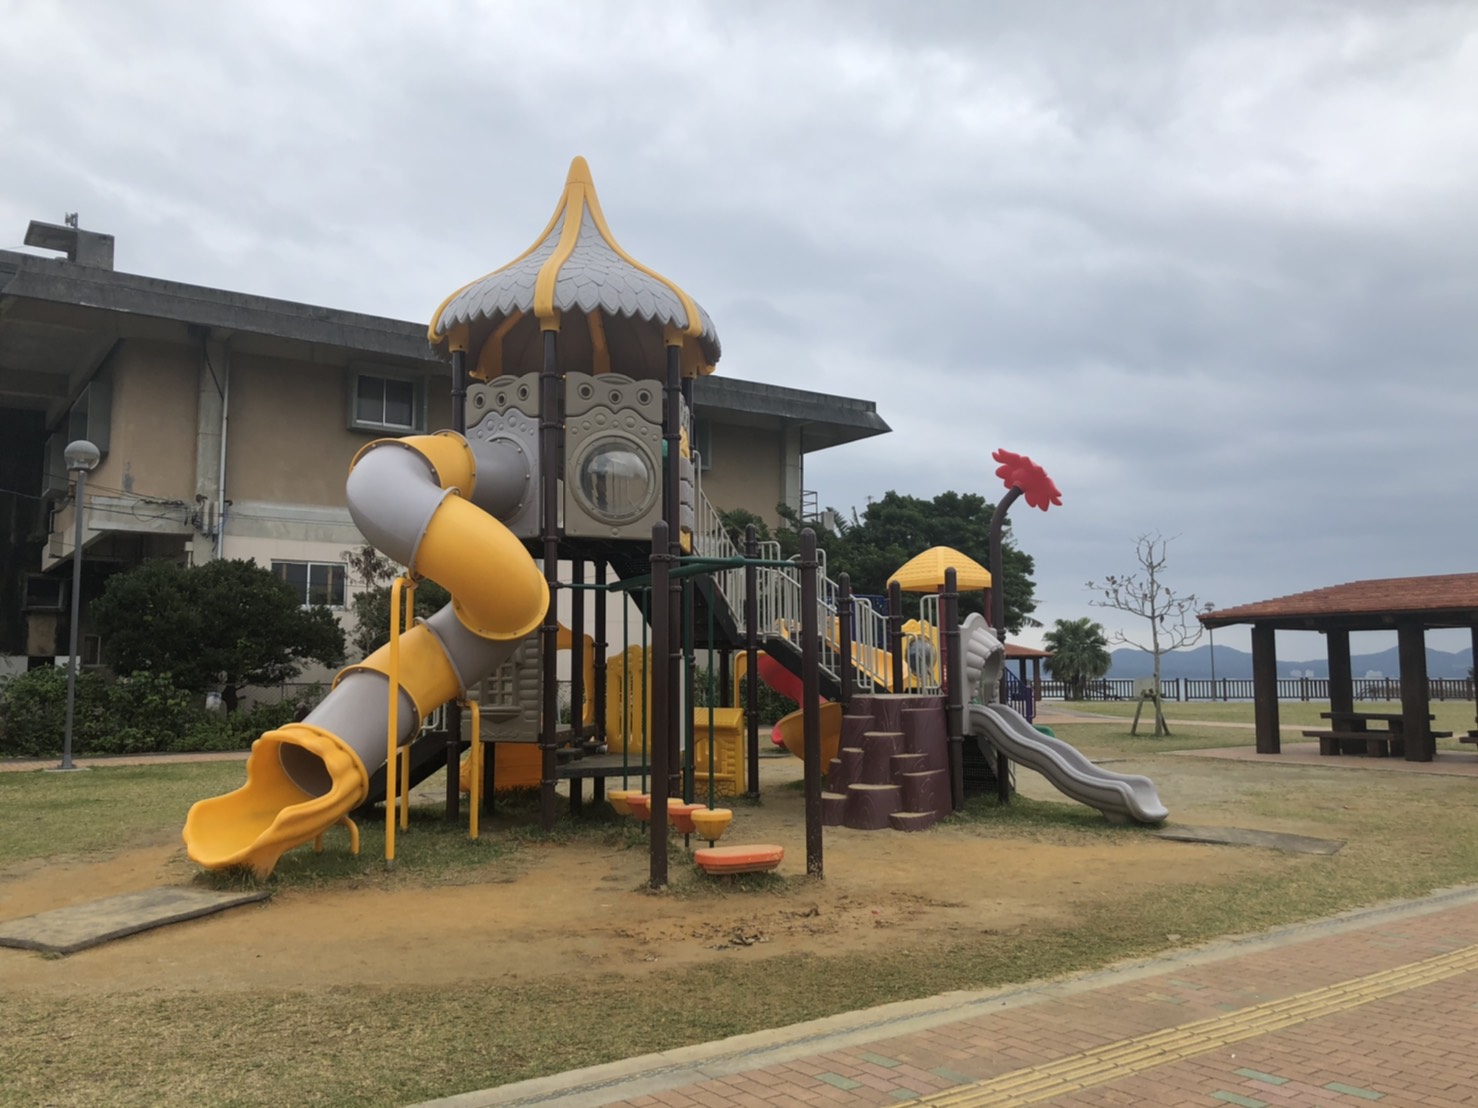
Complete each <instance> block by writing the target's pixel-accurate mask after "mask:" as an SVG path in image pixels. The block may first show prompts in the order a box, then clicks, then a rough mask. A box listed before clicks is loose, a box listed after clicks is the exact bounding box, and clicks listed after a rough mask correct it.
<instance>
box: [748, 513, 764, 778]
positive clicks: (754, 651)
mask: <svg viewBox="0 0 1478 1108" xmlns="http://www.w3.org/2000/svg"><path fill="white" fill-rule="evenodd" d="M744 556H745V557H746V558H747V559H749V561H748V563H747V564H746V565H745V567H744V658H745V661H746V663H747V664H746V666H745V670H744V731H745V735H744V744H745V756H746V757H747V758H748V760H749V789H748V793H749V796H750V798H751V799H753V800H758V799H759V795H760V667H759V659H760V649H759V647H760V629H759V621H760V587H759V576H760V571H759V567H758V566H757V565H755V564H754V559H756V558H758V557H759V556H760V544H759V533H758V532H757V531H756V530H755V527H754V524H752V523H751V524H749V525H748V526H747V527H745V528H744Z"/></svg>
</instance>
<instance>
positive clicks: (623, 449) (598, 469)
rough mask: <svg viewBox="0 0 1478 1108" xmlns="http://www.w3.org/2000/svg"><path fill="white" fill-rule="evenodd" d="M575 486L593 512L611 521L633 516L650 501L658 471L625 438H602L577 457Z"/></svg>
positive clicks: (624, 519) (582, 500)
mask: <svg viewBox="0 0 1478 1108" xmlns="http://www.w3.org/2000/svg"><path fill="white" fill-rule="evenodd" d="M579 467H580V468H579V473H578V474H577V480H576V490H577V494H578V495H579V497H580V500H581V502H582V503H583V504H584V505H585V508H586V510H587V511H589V512H590V513H591V514H592V515H595V516H596V517H598V518H600V519H604V520H609V521H610V522H612V523H621V522H624V521H626V520H630V519H635V518H637V517H638V516H640V515H641V514H642V513H643V512H645V511H646V510H647V509H648V508H650V507H651V505H652V498H653V497H654V496H655V495H656V490H657V479H656V478H657V475H656V473H655V472H654V471H653V469H652V466H651V463H650V462H648V460H647V456H646V455H645V454H644V453H643V452H642V451H640V450H638V449H637V448H636V447H635V446H634V445H633V444H632V443H630V442H628V441H626V440H625V439H616V438H610V439H602V440H600V441H599V442H597V443H595V444H594V445H593V446H592V447H591V448H590V449H589V450H586V451H585V453H584V455H583V456H582V457H581V459H580V463H579Z"/></svg>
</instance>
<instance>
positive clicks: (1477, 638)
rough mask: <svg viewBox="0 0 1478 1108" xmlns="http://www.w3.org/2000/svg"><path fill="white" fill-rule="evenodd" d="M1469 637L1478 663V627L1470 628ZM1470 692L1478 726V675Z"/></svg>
mask: <svg viewBox="0 0 1478 1108" xmlns="http://www.w3.org/2000/svg"><path fill="white" fill-rule="evenodd" d="M1468 635H1469V637H1470V638H1471V639H1472V640H1473V655H1472V657H1473V661H1474V662H1475V663H1478V627H1472V628H1470V629H1469V631H1468ZM1468 691H1469V692H1470V693H1472V694H1473V722H1474V724H1475V725H1478V673H1475V674H1474V675H1473V679H1472V680H1470V681H1469V682H1468ZM1468 733H1469V734H1470V735H1472V734H1478V730H1474V731H1469V732H1468Z"/></svg>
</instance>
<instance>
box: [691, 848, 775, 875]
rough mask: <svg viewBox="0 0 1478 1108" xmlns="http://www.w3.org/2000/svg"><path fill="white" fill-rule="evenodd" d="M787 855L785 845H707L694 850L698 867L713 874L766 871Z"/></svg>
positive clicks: (694, 859) (694, 858)
mask: <svg viewBox="0 0 1478 1108" xmlns="http://www.w3.org/2000/svg"><path fill="white" fill-rule="evenodd" d="M784 857H785V848H784V847H783V846H773V845H769V844H765V845H762V846H706V847H703V848H702V849H700V850H695V851H693V861H695V862H697V863H698V868H699V869H701V870H702V871H703V872H704V873H707V874H710V875H712V876H715V877H716V876H718V875H719V874H727V873H764V872H765V871H766V870H772V869H774V868H775V867H776V866H778V865H779V864H780V862H781V860H782V859H783V858H784Z"/></svg>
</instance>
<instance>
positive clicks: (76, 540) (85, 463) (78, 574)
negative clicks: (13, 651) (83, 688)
mask: <svg viewBox="0 0 1478 1108" xmlns="http://www.w3.org/2000/svg"><path fill="white" fill-rule="evenodd" d="M102 456H103V454H102V451H101V450H99V449H98V448H97V447H96V446H94V445H93V444H92V443H90V442H88V441H87V440H86V439H77V440H76V441H75V442H69V443H67V448H66V449H65V450H63V451H62V457H63V458H64V459H65V460H66V463H67V472H68V473H75V474H76V475H77V494H76V497H75V498H74V500H73V503H72V519H73V522H74V526H73V529H72V611H71V624H72V628H71V636H70V638H69V640H68V644H67V724H66V730H65V731H64V732H63V734H62V764H61V765H60V766H58V767H57V768H58V769H64V770H71V769H76V768H77V767H76V766H74V765H73V764H72V720H73V717H74V714H75V710H76V703H77V617H78V611H77V609H78V608H79V607H81V605H82V507H83V504H84V503H85V499H86V494H87V475H88V474H89V473H90V472H92V470H93V469H95V468H96V467H97V464H98V459H100V458H101V457H102Z"/></svg>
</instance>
